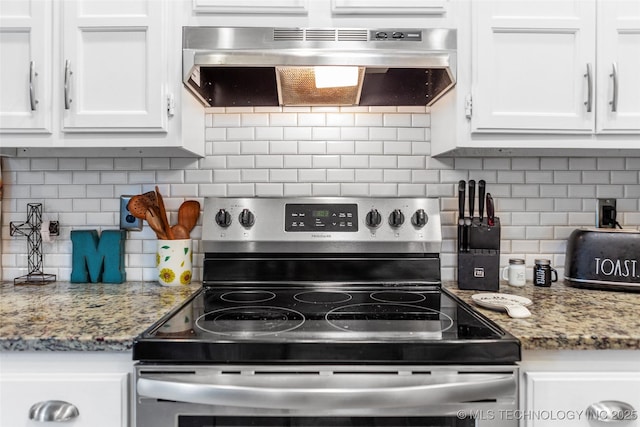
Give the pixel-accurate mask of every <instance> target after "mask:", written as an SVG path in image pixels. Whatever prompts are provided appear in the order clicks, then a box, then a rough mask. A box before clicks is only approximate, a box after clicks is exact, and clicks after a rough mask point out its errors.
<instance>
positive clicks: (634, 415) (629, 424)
mask: <svg viewBox="0 0 640 427" xmlns="http://www.w3.org/2000/svg"><path fill="white" fill-rule="evenodd" d="M525 394H526V398H525V405H526V407H525V408H524V412H523V414H524V415H525V416H524V420H525V423H524V425H525V427H591V426H595V425H601V423H602V421H596V420H595V419H594V416H604V415H605V412H606V408H608V407H609V408H611V407H612V406H611V405H612V404H611V403H607V402H612V401H617V402H624V403H626V404H628V405H629V408H630V409H628V410H625V409H621V410H619V411H618V410H614V413H616V414H618V415H624V416H627V417H628V418H629V420H628V421H624V422H622V421H620V422H617V423H613V424H620V425H624V426H625V427H638V426H640V419H638V417H639V413H638V411H640V373H637V372H527V373H525ZM592 405H593V406H592ZM590 406H592V407H593V408H594V410H595V411H594V412H593V413H592V414H588V413H587V409H588V408H589V407H590Z"/></svg>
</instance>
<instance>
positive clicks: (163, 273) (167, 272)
mask: <svg viewBox="0 0 640 427" xmlns="http://www.w3.org/2000/svg"><path fill="white" fill-rule="evenodd" d="M175 278H176V274H175V273H174V272H173V270H171V269H170V268H163V269H162V270H160V280H162V281H163V282H165V283H171V282H173V280H174V279H175Z"/></svg>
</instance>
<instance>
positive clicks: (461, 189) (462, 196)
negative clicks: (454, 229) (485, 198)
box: [458, 179, 466, 252]
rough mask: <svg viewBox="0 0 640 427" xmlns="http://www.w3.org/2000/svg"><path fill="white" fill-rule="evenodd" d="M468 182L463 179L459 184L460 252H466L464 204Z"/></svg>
mask: <svg viewBox="0 0 640 427" xmlns="http://www.w3.org/2000/svg"><path fill="white" fill-rule="evenodd" d="M465 187H466V182H465V181H464V180H463V179H461V180H460V181H459V182H458V252H464V250H465V245H464V242H463V236H464V234H465V233H464V202H465Z"/></svg>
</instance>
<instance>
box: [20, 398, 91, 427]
mask: <svg viewBox="0 0 640 427" xmlns="http://www.w3.org/2000/svg"><path fill="white" fill-rule="evenodd" d="M78 415H80V412H79V411H78V408H76V407H75V406H74V405H72V404H71V403H69V402H65V401H63V400H46V401H44V402H38V403H35V404H34V405H33V406H32V407H31V408H29V419H30V420H33V421H38V422H64V421H69V420H71V419H73V418H76V417H77V416H78Z"/></svg>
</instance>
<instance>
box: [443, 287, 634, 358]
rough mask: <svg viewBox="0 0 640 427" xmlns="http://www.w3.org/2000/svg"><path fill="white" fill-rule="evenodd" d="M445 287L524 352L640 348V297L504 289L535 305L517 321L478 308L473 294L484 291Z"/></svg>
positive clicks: (569, 290) (565, 289) (554, 289)
mask: <svg viewBox="0 0 640 427" xmlns="http://www.w3.org/2000/svg"><path fill="white" fill-rule="evenodd" d="M445 287H446V288H447V289H448V290H450V291H451V292H452V293H453V294H455V295H457V296H459V297H461V298H462V299H463V300H464V301H466V302H468V303H469V304H471V305H472V306H473V307H474V308H475V309H477V310H478V311H480V312H481V313H482V314H484V315H485V316H487V317H488V318H490V319H491V320H493V321H494V322H496V323H497V324H498V325H499V326H500V327H502V328H503V329H504V330H506V331H508V332H510V333H511V334H513V335H514V336H515V337H517V338H519V339H520V342H521V344H522V348H523V349H525V350H574V349H575V350H581V349H586V350H593V349H635V350H638V349H640V293H628V292H612V291H600V290H587V289H579V288H573V287H570V286H565V285H564V284H562V283H560V282H558V283H554V284H553V285H552V286H551V287H550V288H541V287H536V286H533V284H532V283H527V284H526V285H525V286H524V287H522V288H516V287H513V286H509V285H502V286H501V288H500V292H503V293H508V294H514V295H520V296H524V297H527V298H529V299H530V300H532V301H533V304H532V305H531V306H529V307H528V308H529V310H530V311H531V317H527V318H524V319H512V318H510V317H509V316H508V315H507V314H506V313H505V312H500V311H493V310H489V309H485V308H482V307H479V306H477V305H476V304H474V303H473V302H472V300H471V295H473V294H475V293H480V292H482V291H463V290H459V289H458V287H457V284H455V283H447V284H445ZM639 357H640V356H639Z"/></svg>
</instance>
